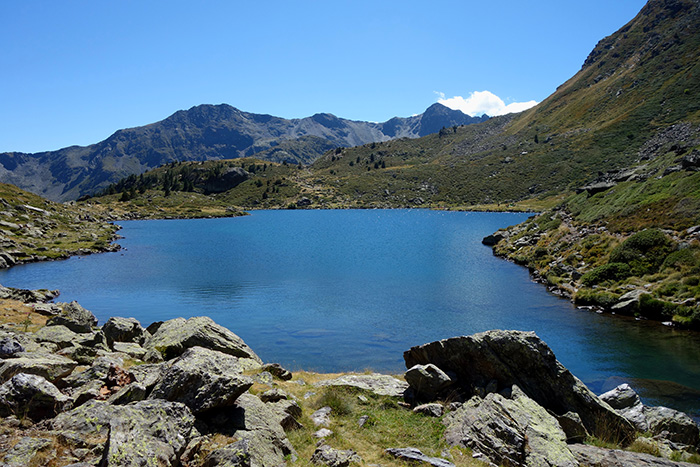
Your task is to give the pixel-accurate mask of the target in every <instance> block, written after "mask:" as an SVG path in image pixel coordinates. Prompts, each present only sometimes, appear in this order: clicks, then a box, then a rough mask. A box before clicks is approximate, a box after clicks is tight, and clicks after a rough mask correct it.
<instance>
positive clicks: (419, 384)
mask: <svg viewBox="0 0 700 467" xmlns="http://www.w3.org/2000/svg"><path fill="white" fill-rule="evenodd" d="M405 378H406V381H408V384H409V385H410V386H411V388H412V389H413V391H414V393H415V396H416V397H417V398H418V399H419V400H422V399H424V400H429V401H432V400H435V398H436V397H438V395H439V394H440V393H441V392H442V391H443V390H444V389H446V388H448V387H450V386H451V385H452V383H453V381H452V378H450V377H449V376H448V375H447V374H446V373H445V372H444V371H442V370H441V369H440V368H438V367H436V366H435V365H433V364H432V363H428V364H427V365H414V366H412V367H411V368H409V369H408V371H407V372H406V374H405Z"/></svg>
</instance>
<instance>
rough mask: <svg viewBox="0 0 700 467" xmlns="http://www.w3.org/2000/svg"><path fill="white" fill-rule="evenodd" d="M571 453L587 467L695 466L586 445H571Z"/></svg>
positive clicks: (647, 455)
mask: <svg viewBox="0 0 700 467" xmlns="http://www.w3.org/2000/svg"><path fill="white" fill-rule="evenodd" d="M569 448H570V449H571V452H572V453H573V454H574V456H576V459H577V460H578V461H579V462H580V464H581V465H583V466H588V467H693V466H696V467H697V464H689V463H687V462H676V461H671V460H668V459H663V458H661V457H656V456H652V455H651V454H643V453H638V452H630V451H621V450H619V449H604V448H598V447H595V446H588V445H586V444H572V445H571V446H570V447H569Z"/></svg>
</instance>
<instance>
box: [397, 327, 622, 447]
mask: <svg viewBox="0 0 700 467" xmlns="http://www.w3.org/2000/svg"><path fill="white" fill-rule="evenodd" d="M404 360H405V361H406V367H407V368H411V367H413V366H414V365H419V364H420V365H427V364H429V363H432V364H434V365H435V366H437V367H438V368H440V369H441V370H442V371H444V372H445V373H448V374H449V373H454V375H455V378H456V388H458V389H459V390H461V391H462V393H463V395H464V397H465V399H468V398H469V397H471V396H472V395H474V394H476V393H478V392H479V391H476V389H477V388H486V387H487V386H491V389H492V390H495V391H501V390H504V389H506V388H510V387H511V386H513V385H517V386H518V387H519V388H520V389H522V391H523V392H524V393H525V394H526V395H527V396H528V397H530V398H531V399H533V400H534V401H536V402H537V403H538V404H539V405H541V406H542V407H544V408H545V409H547V410H549V411H551V412H552V413H554V414H556V415H564V414H565V413H567V412H575V413H577V414H579V416H580V417H581V420H582V422H583V424H584V426H585V427H586V429H587V430H588V432H589V433H591V434H592V435H594V436H596V435H597V434H598V433H599V430H600V432H602V431H604V430H605V429H606V427H608V426H616V427H618V432H619V434H620V437H621V441H623V440H628V441H631V439H632V438H633V436H634V427H633V426H632V425H631V424H630V423H629V422H628V421H627V420H626V419H625V418H623V417H622V416H620V415H619V414H618V413H617V412H615V411H614V410H613V409H612V408H611V407H610V406H609V405H608V404H606V403H604V402H602V401H601V400H600V399H599V398H598V397H597V396H596V395H595V394H594V393H593V392H592V391H591V390H590V389H588V388H587V387H586V385H584V384H583V383H582V382H581V381H580V380H579V379H578V378H576V377H575V376H574V375H572V374H571V372H570V371H569V370H567V369H566V368H565V367H564V366H563V365H562V364H561V363H559V361H557V359H556V357H555V356H554V352H552V350H551V349H550V348H549V346H548V345H547V344H545V343H544V341H542V339H540V338H539V337H537V335H536V334H535V333H534V332H523V331H487V332H483V333H479V334H474V335H471V336H462V337H454V338H451V339H444V340H441V341H437V342H432V343H429V344H424V345H421V346H417V347H413V348H411V349H410V350H408V351H406V352H404ZM483 392H485V391H483Z"/></svg>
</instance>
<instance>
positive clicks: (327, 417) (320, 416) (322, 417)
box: [309, 407, 332, 426]
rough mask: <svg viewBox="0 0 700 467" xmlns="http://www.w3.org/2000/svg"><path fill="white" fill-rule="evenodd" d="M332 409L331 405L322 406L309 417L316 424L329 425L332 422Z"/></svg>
mask: <svg viewBox="0 0 700 467" xmlns="http://www.w3.org/2000/svg"><path fill="white" fill-rule="evenodd" d="M331 410H332V409H331V408H330V407H321V408H320V409H318V410H317V411H315V412H314V413H312V414H311V415H310V416H309V418H311V421H312V422H314V425H315V426H328V425H330V424H331Z"/></svg>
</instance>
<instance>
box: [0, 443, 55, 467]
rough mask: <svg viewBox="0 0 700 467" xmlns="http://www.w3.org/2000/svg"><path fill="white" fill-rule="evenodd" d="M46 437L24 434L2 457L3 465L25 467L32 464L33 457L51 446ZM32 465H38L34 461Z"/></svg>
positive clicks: (4, 466)
mask: <svg viewBox="0 0 700 467" xmlns="http://www.w3.org/2000/svg"><path fill="white" fill-rule="evenodd" d="M52 444H53V443H52V442H51V440H50V439H48V438H31V437H29V436H25V437H24V438H22V439H20V440H19V441H18V442H17V444H15V445H14V446H13V447H12V448H11V449H10V450H9V451H7V453H6V454H5V457H4V458H3V459H2V466H3V467H27V466H28V465H32V464H33V461H34V459H35V457H37V455H39V454H40V453H41V452H42V451H45V450H48V449H50V448H51V446H52ZM34 465H38V464H37V463H34Z"/></svg>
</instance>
